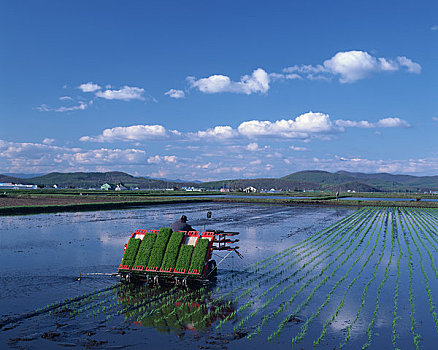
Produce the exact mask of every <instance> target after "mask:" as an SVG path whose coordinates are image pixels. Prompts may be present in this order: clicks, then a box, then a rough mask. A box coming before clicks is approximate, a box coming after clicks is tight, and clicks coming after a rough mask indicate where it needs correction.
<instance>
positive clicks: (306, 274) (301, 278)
mask: <svg viewBox="0 0 438 350" xmlns="http://www.w3.org/2000/svg"><path fill="white" fill-rule="evenodd" d="M370 215H371V214H370ZM364 221H365V218H363V219H362V221H359V224H360V223H361V222H364ZM353 231H354V229H353V228H351V229H350V230H348V231H344V233H345V235H347V233H348V232H351V233H350V236H351V235H352V233H353ZM350 236H348V237H350ZM335 238H336V234H335V233H334V234H333V237H332V239H330V240H329V241H328V242H326V244H328V243H329V242H332V241H333V240H334V239H335ZM344 238H345V237H344V236H340V237H338V239H337V240H336V241H335V242H333V243H332V244H331V245H329V246H328V247H327V248H326V249H324V250H322V251H319V253H318V254H317V255H316V256H314V257H312V259H310V260H309V261H307V262H306V263H304V264H302V265H301V267H300V269H297V270H296V271H294V272H293V273H292V274H289V275H288V276H287V277H285V278H284V279H281V280H280V281H278V282H277V283H276V284H274V285H273V286H271V287H270V288H268V289H267V290H265V292H263V293H262V294H259V299H261V298H262V297H264V296H266V294H268V293H269V292H271V291H272V290H273V289H275V288H277V287H279V286H280V285H281V284H282V283H284V282H286V281H288V280H289V279H291V278H292V277H295V275H296V274H297V273H300V272H303V271H304V270H305V268H306V267H307V265H309V264H311V263H315V264H314V265H313V266H312V267H311V269H310V270H307V271H306V272H305V274H304V275H303V276H301V277H300V278H299V279H297V280H295V281H293V282H292V283H290V284H288V285H287V286H286V287H284V288H283V289H282V290H281V291H280V293H277V294H276V295H275V296H274V297H272V298H271V299H270V300H268V301H267V302H266V303H264V304H263V305H262V308H260V309H258V310H254V311H253V312H252V314H251V316H249V317H246V318H245V319H243V321H241V322H240V323H239V324H238V325H237V326H236V327H235V329H238V328H239V327H240V326H241V325H242V324H243V323H244V322H246V321H247V320H249V319H250V318H251V317H253V316H254V315H255V314H256V313H257V312H259V311H260V312H261V311H263V309H265V308H266V307H267V306H268V305H269V304H270V303H271V302H272V301H273V300H275V299H276V298H277V297H279V296H280V295H282V294H283V293H284V292H285V291H286V290H287V289H289V288H290V287H293V286H295V285H296V283H299V282H300V281H302V280H303V279H304V278H305V277H307V276H308V275H309V274H310V273H311V272H312V271H313V270H314V269H315V268H316V267H317V266H319V265H320V264H321V263H322V262H323V261H324V260H326V259H328V258H329V257H330V256H331V255H332V253H333V252H335V251H336V250H337V249H339V247H342V246H343V245H344V244H345V243H346V241H347V240H348V238H347V240H346V241H344V242H343V243H342V244H341V245H340V246H339V247H335V245H336V244H338V243H339V242H340V241H342V240H343V239H344ZM318 249H320V248H319V245H318V246H317V248H315V249H312V250H311V251H310V252H308V253H307V254H305V255H303V256H301V257H300V258H298V259H296V260H295V261H293V262H292V263H291V264H290V265H289V266H288V267H287V268H285V269H284V270H281V271H280V273H278V274H276V275H274V276H275V277H277V276H278V275H280V274H281V273H284V272H285V271H286V270H287V269H289V268H291V267H292V266H293V265H295V264H296V263H299V262H301V261H303V260H304V259H305V258H306V257H308V256H309V255H310V254H311V253H312V252H314V251H318ZM332 249H333V250H332ZM329 250H332V252H331V253H329V254H328V255H327V256H325V257H324V258H323V259H321V260H320V261H317V259H318V258H319V257H320V256H322V255H323V254H325V253H326V252H327V251H329ZM293 258H294V257H291V259H293ZM289 260H290V259H289ZM280 265H281V264H280ZM277 267H278V266H277ZM277 267H274V268H272V269H271V270H269V272H272V271H273V270H275V269H277ZM267 280H270V277H268V278H267V279H266V280H265V281H267ZM262 284H263V282H262V283H259V286H260V285H262ZM253 287H255V286H253ZM253 289H254V288H251V289H250V290H251V291H252V290H253ZM250 290H247V291H245V292H244V293H242V294H241V295H240V296H239V298H240V297H241V296H243V295H246V294H248V292H249V291H250ZM237 300H238V299H237V298H236V299H235V300H234V302H235V301H237ZM250 305H252V304H251V303H247V304H246V307H249V306H250ZM240 311H241V310H240Z"/></svg>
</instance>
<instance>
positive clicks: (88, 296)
mask: <svg viewBox="0 0 438 350" xmlns="http://www.w3.org/2000/svg"><path fill="white" fill-rule="evenodd" d="M207 211H211V212H212V213H213V215H212V218H211V219H207V218H206V213H207ZM352 212H353V210H352V209H350V208H349V209H346V208H327V207H315V206H312V207H298V206H297V207H281V206H267V205H265V206H261V205H241V204H237V205H232V204H226V205H224V204H195V205H193V204H189V205H188V204H184V205H166V206H157V207H153V208H141V209H133V210H123V211H104V212H85V213H84V212H81V213H62V214H42V215H29V216H13V217H0V266H1V269H0V271H1V273H0V310H1V319H0V326H1V331H0V347H1V348H5V347H9V348H27V349H28V348H30V349H33V348H35V349H37V348H44V349H50V348H60V347H83V348H123V347H128V348H138V349H143V348H158V347H160V348H163V346H165V347H166V348H169V349H177V348H178V349H180V348H181V347H184V348H210V349H222V348H237V347H242V346H243V347H244V348H248V349H253V348H265V347H273V346H274V345H275V347H279V346H280V347H281V348H289V346H290V344H289V342H288V338H287V337H286V338H281V339H280V340H278V341H276V342H275V343H267V342H266V340H263V341H262V340H261V339H260V341H253V342H251V341H248V340H247V339H246V338H244V335H245V334H246V332H245V331H238V332H234V331H233V330H232V329H231V330H230V329H221V328H219V329H218V328H217V326H218V323H219V322H220V320H221V319H223V318H225V317H227V315H229V314H230V313H232V312H233V311H235V310H236V309H238V308H239V307H241V306H242V303H243V301H241V300H240V299H239V300H234V299H235V295H233V294H230V295H227V296H226V297H224V298H222V299H221V297H222V296H223V295H226V294H227V293H229V292H230V291H231V290H234V294H235V292H236V290H239V283H240V281H241V280H242V278H244V277H242V275H241V274H239V271H242V270H243V269H245V267H247V266H249V265H250V264H253V263H255V262H257V261H259V260H261V259H263V258H265V257H267V256H269V255H272V254H274V253H276V252H278V251H280V250H282V249H284V248H287V247H289V246H291V245H293V244H294V243H298V242H300V241H301V240H303V239H304V238H307V237H308V236H310V235H311V234H314V233H315V232H317V231H319V230H320V229H322V228H324V227H327V226H329V225H330V224H332V223H334V222H336V221H337V220H340V219H342V218H343V217H345V216H346V215H348V214H350V213H352ZM181 214H185V215H187V216H188V218H189V223H190V224H191V225H192V226H193V227H194V228H196V229H198V230H203V229H204V227H206V228H207V229H223V230H229V231H239V232H240V233H241V235H240V236H239V238H240V242H239V243H238V245H239V246H240V247H241V248H240V252H241V253H242V255H243V256H244V259H243V260H242V259H240V258H239V257H237V255H234V254H232V255H230V256H229V257H228V258H227V259H226V260H224V261H223V263H222V264H221V265H220V266H219V274H218V278H217V281H216V283H215V284H213V285H212V286H210V287H208V288H205V289H203V290H202V291H201V292H200V294H199V293H198V292H196V290H191V291H186V292H184V293H186V294H187V298H184V297H182V296H180V295H179V294H178V293H181V291H174V290H170V291H169V290H165V289H159V290H153V289H150V288H148V287H144V286H140V287H126V286H122V285H120V284H119V281H118V279H117V278H116V277H112V276H109V275H105V274H110V273H112V272H115V271H116V269H117V267H118V265H119V263H120V259H121V256H122V254H123V244H124V243H126V241H127V239H128V238H129V235H130V233H131V232H132V231H133V230H135V229H138V228H144V229H157V228H160V227H163V226H169V225H170V224H171V223H172V222H173V221H175V220H176V219H177V218H178V217H179V215H181ZM225 254H226V253H221V254H218V255H216V256H215V257H214V258H215V260H216V261H217V262H219V261H221V259H222V257H224V256H225ZM79 276H81V277H80V278H79ZM108 288H109V289H108ZM242 288H244V286H242ZM166 293H167V294H168V295H173V299H172V301H171V302H170V304H169V305H170V306H169V307H170V308H171V309H166V307H167V306H165V304H166V302H167V301H166V300H165V299H163V296H165V295H166ZM197 293H198V294H197ZM78 297H80V298H79V299H74V298H78ZM69 299H73V300H72V301H70V302H69ZM231 299H233V302H232V303H231V301H230V300H231ZM145 300H146V301H149V300H157V302H156V304H157V305H153V307H155V309H153V307H152V306H151V305H149V306H148V305H145V309H142V308H141V307H140V311H138V310H139V305H140V304H139V303H142V302H143V303H144V302H145ZM227 302H229V303H228V304H227ZM245 302H246V300H245ZM189 304H190V305H189ZM163 305H164V306H163ZM175 305H177V306H178V308H177V310H176V311H175ZM140 306H141V305H140ZM146 306H147V307H149V309H147V308H146ZM44 308H46V309H44ZM206 309H209V310H216V311H215V312H213V313H211V316H208V317H207V313H206V312H205V310H206ZM154 310H155V311H154ZM198 310H204V311H202V312H201V314H199V312H198ZM148 312H149V313H150V314H151V315H149V313H148ZM173 315H174V316H175V322H172V317H173ZM150 316H151V317H150ZM164 320H165V322H164Z"/></svg>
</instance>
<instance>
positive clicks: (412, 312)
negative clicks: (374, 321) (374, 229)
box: [396, 209, 421, 350]
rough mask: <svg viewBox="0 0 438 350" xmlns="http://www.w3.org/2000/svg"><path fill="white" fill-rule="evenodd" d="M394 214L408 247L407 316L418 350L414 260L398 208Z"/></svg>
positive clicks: (418, 336)
mask: <svg viewBox="0 0 438 350" xmlns="http://www.w3.org/2000/svg"><path fill="white" fill-rule="evenodd" d="M396 216H397V220H398V222H399V224H400V227H401V231H402V233H403V239H404V241H405V244H406V247H407V249H408V261H409V264H408V271H409V281H408V285H409V287H408V291H409V306H410V314H409V318H410V321H411V333H412V336H413V340H414V345H415V348H416V349H417V350H418V349H419V348H420V344H419V340H420V338H421V336H420V335H419V334H418V333H416V332H415V324H416V322H415V308H414V291H413V287H412V286H413V276H412V266H413V264H414V262H413V258H412V252H411V248H410V247H409V243H408V240H407V238H406V235H405V233H404V231H403V225H402V222H401V219H400V216H399V209H397V211H396Z"/></svg>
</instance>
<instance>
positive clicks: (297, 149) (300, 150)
mask: <svg viewBox="0 0 438 350" xmlns="http://www.w3.org/2000/svg"><path fill="white" fill-rule="evenodd" d="M289 149H291V150H292V151H295V152H304V151H307V148H306V147H296V146H289Z"/></svg>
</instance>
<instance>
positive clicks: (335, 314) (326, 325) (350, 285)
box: [299, 217, 384, 345]
mask: <svg viewBox="0 0 438 350" xmlns="http://www.w3.org/2000/svg"><path fill="white" fill-rule="evenodd" d="M383 223H384V217H382V221H381V224H380V228H379V230H378V234H377V236H376V241H375V243H374V245H373V248H372V250H371V253H370V254H369V255H368V257H367V259H366V261H365V263H363V264H362V266H361V269H360V270H359V272H358V274H357V275H356V277H355V278H353V279H352V280H351V281H350V283H349V284H348V286H347V288H346V289H345V290H344V293H343V295H342V298H341V301H340V302H339V304H338V305H337V307H336V310H335V312H334V313H333V314H332V316H331V317H330V318H329V319H327V320H326V321H325V323H324V324H323V327H322V330H321V333H320V335H319V337H318V338H317V339H316V340H314V342H313V345H318V344H320V342H321V341H322V340H323V338H324V337H325V334H326V332H327V328H328V326H329V325H330V324H331V323H332V322H333V321H334V320H335V318H336V317H337V316H338V314H339V312H340V311H341V309H342V307H343V306H344V302H345V297H346V295H347V293H348V291H349V290H350V289H351V287H352V286H353V285H354V284H355V282H356V281H357V280H358V279H359V278H360V277H361V275H362V272H363V270H364V269H365V266H366V265H367V264H368V262H369V261H370V259H371V257H372V255H373V254H374V251H375V249H376V246H377V244H378V242H379V237H380V232H381V230H382V226H383ZM374 232H375V230H373V231H372V232H371V234H370V237H369V238H368V241H367V243H366V245H365V247H364V248H363V250H362V252H361V253H360V254H359V255H358V256H357V258H356V260H355V261H354V262H353V263H352V264H351V265H350V267H349V269H348V270H347V272H346V273H345V275H344V276H343V277H342V278H341V279H339V280H338V282H336V284H335V285H334V286H333V288H332V289H331V290H330V292H329V294H328V295H327V298H326V301H325V302H324V303H323V304H322V305H321V306H320V308H319V309H318V312H317V314H315V316H317V315H318V314H319V313H320V312H321V311H322V309H323V308H324V306H325V305H326V303H328V301H329V300H330V295H331V294H333V292H334V290H335V289H336V287H337V286H338V285H339V283H340V282H342V281H343V280H344V279H346V278H348V276H349V274H350V272H351V270H352V269H353V267H354V266H355V265H356V264H357V263H358V261H359V260H360V259H361V258H362V256H363V255H364V253H365V252H366V250H367V249H368V246H369V244H370V242H371V240H372V238H373V234H374ZM313 316H314V315H312V316H311V318H310V319H311V320H313V319H314V317H313ZM301 339H303V331H301V333H300V337H299V340H301Z"/></svg>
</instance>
